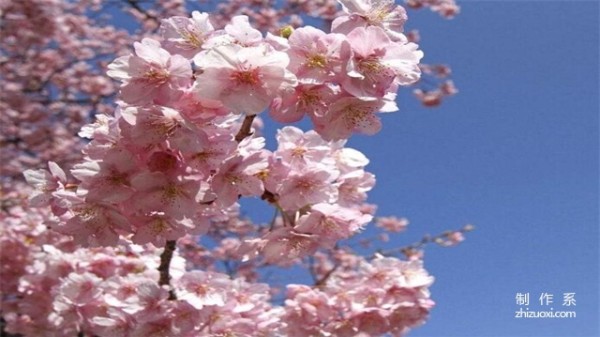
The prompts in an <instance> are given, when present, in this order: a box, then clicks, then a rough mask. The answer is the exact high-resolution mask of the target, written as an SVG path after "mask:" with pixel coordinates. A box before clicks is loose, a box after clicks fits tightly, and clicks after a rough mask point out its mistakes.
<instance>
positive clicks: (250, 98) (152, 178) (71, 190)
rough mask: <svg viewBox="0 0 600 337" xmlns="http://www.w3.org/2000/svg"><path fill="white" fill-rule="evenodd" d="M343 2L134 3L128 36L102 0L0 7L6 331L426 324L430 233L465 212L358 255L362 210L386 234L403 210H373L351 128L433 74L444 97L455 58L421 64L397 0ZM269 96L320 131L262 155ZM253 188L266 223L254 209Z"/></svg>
mask: <svg viewBox="0 0 600 337" xmlns="http://www.w3.org/2000/svg"><path fill="white" fill-rule="evenodd" d="M340 3H341V4H342V8H343V10H344V12H343V13H338V8H337V7H336V6H337V5H336V3H335V2H334V1H330V0H328V1H322V2H319V3H318V4H317V3H315V2H311V1H296V0H294V1H289V2H287V3H285V4H284V5H282V6H273V5H274V3H273V2H271V1H252V2H250V3H248V2H244V1H241V0H231V1H227V2H222V3H220V4H218V6H217V7H218V10H219V11H218V13H214V14H209V13H203V12H198V11H194V12H192V13H191V17H188V14H187V9H186V8H185V7H186V6H185V4H183V3H182V2H181V1H179V0H162V1H158V2H156V3H144V4H141V3H139V2H136V1H129V2H124V3H123V4H122V8H120V9H122V10H123V11H124V12H125V15H130V17H131V23H132V25H136V28H140V30H139V31H137V32H135V33H131V32H133V29H132V30H131V32H126V31H121V30H119V29H117V28H115V27H113V26H111V25H110V24H104V23H105V22H104V21H102V20H105V19H106V18H107V17H105V16H104V15H99V14H100V13H101V10H102V9H103V8H104V6H105V4H104V3H102V2H101V1H97V0H81V1H72V2H61V1H43V0H23V1H18V2H10V1H9V2H6V1H4V2H1V1H0V11H1V12H2V13H3V34H2V52H3V56H1V57H0V68H1V69H2V73H3V77H2V79H1V80H2V84H3V88H4V89H5V90H3V91H2V93H1V94H0V95H1V97H0V98H1V99H0V106H1V107H2V109H3V111H6V112H7V113H6V114H2V116H1V117H0V119H1V120H2V123H3V133H2V139H1V141H2V144H3V151H2V159H7V160H6V162H7V165H6V168H7V172H8V174H7V175H6V177H4V176H3V178H2V182H1V187H2V193H1V194H0V203H1V205H2V213H0V232H1V233H2V235H1V236H0V262H1V263H0V272H1V274H2V282H0V284H1V286H0V290H1V291H2V297H1V300H0V304H1V306H2V314H1V316H2V317H1V318H2V320H3V322H6V324H5V325H4V323H3V325H2V327H1V328H0V329H1V330H2V331H0V333H1V334H3V335H4V334H6V333H8V334H13V335H22V336H25V337H34V336H51V337H53V336H57V337H58V336H66V335H68V336H97V337H104V336H122V337H135V336H144V337H150V336H190V337H191V336H198V337H200V336H233V335H235V336H256V335H261V336H284V335H285V336H311V335H314V336H316V335H329V336H367V335H368V336H376V335H385V334H391V335H394V336H397V335H401V334H405V333H406V332H407V331H409V330H410V329H412V328H414V327H416V326H418V325H419V324H422V323H423V322H424V321H425V319H426V318H427V316H428V314H429V311H430V310H431V308H432V307H433V301H432V300H431V299H430V294H429V291H428V288H429V287H430V286H431V284H432V282H433V278H432V277H431V276H429V274H428V273H427V271H425V269H424V267H423V263H422V261H421V259H422V246H423V245H424V244H425V243H427V242H433V243H436V244H438V245H439V246H451V245H455V244H457V243H459V242H461V241H462V240H463V239H464V235H463V234H464V233H465V232H467V231H468V230H471V229H472V228H471V227H468V228H467V227H465V228H463V229H461V230H457V231H447V232H444V233H442V234H440V235H438V236H435V237H431V238H430V241H427V240H425V241H421V242H419V243H418V244H413V245H411V246H408V247H405V248H403V249H396V250H394V251H390V252H386V251H379V252H377V253H373V256H372V257H362V256H360V255H359V254H358V253H357V252H354V251H353V243H352V242H353V241H352V240H353V239H354V236H355V235H357V234H358V233H360V232H361V231H362V230H363V229H364V228H366V226H368V225H369V223H370V222H374V223H375V224H376V226H377V227H378V230H380V233H379V234H380V235H379V237H383V236H387V237H390V236H391V235H393V234H394V233H395V232H398V231H400V230H401V229H403V228H404V227H405V226H406V223H407V221H406V220H405V219H398V218H393V217H384V218H381V217H379V218H378V217H375V211H376V206H375V205H371V204H368V203H367V200H368V198H367V194H368V192H369V191H370V190H371V189H372V188H373V187H374V185H375V176H374V175H373V174H372V173H370V172H368V171H367V168H368V164H369V159H368V158H367V157H366V156H365V155H364V154H362V153H361V152H359V151H358V150H355V149H352V148H349V147H346V144H347V142H346V141H347V139H348V138H350V137H351V136H352V135H353V134H354V133H364V134H369V135H371V134H374V133H376V132H377V131H379V129H380V128H381V127H382V121H381V120H380V119H379V117H378V116H379V115H378V113H380V112H391V111H395V110H397V109H398V105H397V104H396V93H397V91H398V90H402V87H403V86H406V85H411V84H414V83H416V82H417V81H418V80H419V78H420V76H421V75H423V74H425V75H428V76H432V77H435V78H437V79H439V80H440V81H444V82H442V84H441V85H440V86H439V88H438V89H437V90H439V92H440V93H441V95H443V96H444V97H445V96H450V95H453V94H454V93H456V92H457V89H456V88H455V87H454V85H453V82H452V81H451V80H449V79H448V75H449V74H450V70H449V68H448V67H446V66H435V65H434V66H426V65H420V64H419V62H420V59H421V58H422V56H423V53H422V52H421V51H420V50H419V49H418V46H417V45H416V43H414V42H408V41H409V39H408V38H406V37H405V36H404V35H403V26H404V22H405V21H406V19H407V18H406V11H404V9H403V8H402V7H400V6H395V5H393V4H392V3H391V2H388V1H375V0H373V1H369V0H364V1H362V0H361V1H340ZM413 3H414V2H413ZM420 3H422V4H423V5H426V6H430V7H431V8H432V9H434V8H435V10H438V11H441V12H445V13H447V14H448V13H450V12H451V11H452V8H453V7H452V3H451V2H450V1H436V2H427V4H425V2H420ZM414 5H415V6H417V5H418V4H414ZM97 14H98V15H97ZM299 14H309V15H313V16H318V17H320V18H322V19H323V20H324V21H325V23H330V24H331V23H332V27H333V31H329V30H327V31H326V30H321V29H318V28H315V27H312V26H308V25H306V26H304V27H301V26H302V25H303V18H302V17H301V16H300V15H299ZM338 14H339V15H341V16H340V18H338V19H335V20H334V18H335V17H336V16H337V15H338ZM311 21H312V20H311ZM100 22H102V23H103V24H102V25H98V23H100ZM39 27H45V29H44V30H40V29H39ZM267 31H269V32H267ZM265 32H266V35H264V34H265ZM411 36H413V37H414V36H416V35H415V34H413V35H411ZM130 46H133V53H131V52H130V51H129V49H128V48H130ZM123 55H124V56H123ZM111 60H113V61H112V62H111ZM106 75H108V77H110V78H112V79H114V80H116V82H113V81H111V80H110V79H109V78H107V76H106ZM421 90H424V89H421ZM422 93H426V92H425V91H422ZM267 109H268V110H269V114H268V115H269V116H271V117H273V119H275V120H277V121H279V122H282V123H286V124H288V123H292V122H297V121H300V120H301V119H302V118H303V117H304V116H306V115H307V116H308V117H309V119H310V120H309V121H308V122H312V124H313V125H312V127H313V128H314V130H307V131H302V130H301V129H300V128H298V127H295V126H290V125H284V126H282V127H281V129H280V130H279V131H277V134H276V137H275V140H276V144H275V145H274V146H273V145H272V144H270V146H273V147H272V148H273V150H269V149H270V148H271V147H269V146H267V145H266V144H268V142H267V141H266V140H265V138H264V137H263V130H262V129H263V126H265V130H267V129H268V128H269V127H271V125H270V124H269V123H268V122H265V121H263V120H262V119H261V118H259V117H257V116H256V115H257V114H259V113H261V112H263V111H265V110H267ZM5 122H6V123H5ZM4 124H6V128H4ZM4 130H6V132H4ZM75 135H78V136H79V137H82V138H86V140H85V142H82V141H80V140H78V139H77V138H76V137H75ZM265 137H267V135H266V132H265ZM4 144H6V147H4ZM5 149H6V151H5ZM44 162H48V164H47V165H48V170H44V169H38V168H39V167H42V164H41V163H44ZM3 173H4V172H3ZM22 179H25V181H27V183H29V186H28V185H25V184H24V183H23V181H22ZM5 191H6V192H5ZM248 199H250V200H252V202H264V205H265V206H266V207H269V208H271V209H272V211H273V213H274V214H273V218H272V220H271V221H270V222H269V223H256V222H254V221H253V220H252V219H249V218H247V217H246V216H245V211H244V209H245V205H244V203H245V202H246V201H247V200H248ZM34 206H35V207H34ZM47 206H49V207H47ZM242 206H244V207H242ZM358 240H359V243H360V244H363V243H364V240H362V241H361V240H360V239H358ZM426 241H427V242H426ZM364 247H367V245H366V244H365V245H364ZM365 249H366V248H365ZM401 254H404V255H405V256H406V259H404V260H401V259H398V258H397V257H398V256H401ZM282 268H294V270H298V271H299V272H300V273H304V274H306V276H309V277H312V279H313V282H312V284H310V283H308V284H297V283H298V282H299V281H298V280H291V279H289V277H288V278H285V277H284V276H286V275H289V273H288V272H287V271H286V270H285V269H282ZM273 271H275V273H273ZM269 275H277V277H276V278H275V279H273V278H269ZM294 275H295V274H294ZM280 276H281V277H280ZM305 283H306V282H305ZM284 290H285V291H284Z"/></svg>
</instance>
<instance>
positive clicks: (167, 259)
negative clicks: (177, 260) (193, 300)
mask: <svg viewBox="0 0 600 337" xmlns="http://www.w3.org/2000/svg"><path fill="white" fill-rule="evenodd" d="M174 251H175V240H168V241H167V242H166V243H165V250H164V251H163V252H162V254H160V266H158V271H159V272H160V279H159V280H158V284H159V285H161V286H162V285H170V282H171V275H169V266H170V265H171V259H172V258H173V252H174ZM176 299H177V296H175V292H174V291H173V289H170V290H169V300H176Z"/></svg>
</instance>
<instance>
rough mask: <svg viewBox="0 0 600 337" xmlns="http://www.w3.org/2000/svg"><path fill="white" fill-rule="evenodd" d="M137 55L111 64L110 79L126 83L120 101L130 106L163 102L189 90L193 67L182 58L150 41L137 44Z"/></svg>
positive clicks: (135, 44)
mask: <svg viewBox="0 0 600 337" xmlns="http://www.w3.org/2000/svg"><path fill="white" fill-rule="evenodd" d="M134 48H135V55H128V56H122V57H120V58H118V59H116V60H115V61H114V62H113V63H111V64H110V65H109V66H108V68H109V70H108V72H107V74H108V76H110V77H112V78H114V79H116V80H119V81H121V82H123V86H122V87H121V98H122V99H123V100H124V101H126V102H128V103H130V104H137V103H146V102H152V101H158V102H164V101H168V100H170V99H171V96H172V95H175V94H176V90H178V89H182V88H186V87H188V85H189V84H190V80H191V78H192V68H191V66H190V63H189V61H188V60H186V59H185V58H184V57H183V56H181V55H171V54H170V53H169V52H168V51H166V50H165V49H163V48H161V47H160V43H159V42H158V41H155V40H151V39H147V38H146V39H144V40H142V42H141V43H140V42H136V43H134Z"/></svg>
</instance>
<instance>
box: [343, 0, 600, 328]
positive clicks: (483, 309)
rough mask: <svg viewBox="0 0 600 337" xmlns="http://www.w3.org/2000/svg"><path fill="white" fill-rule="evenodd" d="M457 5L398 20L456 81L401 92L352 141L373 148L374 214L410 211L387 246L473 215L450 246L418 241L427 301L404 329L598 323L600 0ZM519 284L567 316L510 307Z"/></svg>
mask: <svg viewBox="0 0 600 337" xmlns="http://www.w3.org/2000/svg"><path fill="white" fill-rule="evenodd" d="M459 4H460V5H461V7H462V12H461V14H460V15H459V16H457V17H456V18H455V19H453V20H450V21H444V20H440V19H439V18H437V17H436V16H435V15H434V14H432V13H428V12H414V11H411V12H409V24H408V26H409V28H412V27H414V28H418V29H419V30H420V32H421V36H422V42H421V46H422V49H423V50H424V51H425V59H424V61H425V62H429V63H437V62H447V63H448V64H450V65H451V66H452V69H453V78H454V81H455V83H456V85H457V86H458V88H459V90H460V93H459V94H458V95H457V96H455V97H453V98H451V99H449V100H448V101H446V103H445V104H443V105H442V106H441V107H439V108H437V109H427V110H426V109H422V108H420V107H419V106H418V104H417V103H416V102H414V101H413V100H411V99H408V94H406V95H405V96H404V97H402V96H401V97H400V99H401V101H400V106H401V111H400V112H397V113H395V114H393V115H388V116H385V118H384V129H383V131H382V132H381V133H379V134H378V135H376V136H374V137H371V138H368V137H358V138H356V139H353V140H352V141H351V142H350V144H351V145H352V146H353V147H356V148H358V149H360V150H362V151H363V152H364V153H366V154H368V156H369V158H370V159H371V165H370V166H369V170H370V171H372V172H374V173H375V174H376V175H377V178H378V185H377V186H376V188H375V190H374V191H372V192H371V194H370V199H369V200H370V201H371V202H373V203H377V204H378V205H379V213H380V214H381V215H391V214H396V215H402V216H406V217H408V218H409V219H410V220H411V225H410V229H409V231H408V232H407V233H405V234H403V235H400V236H399V237H398V241H397V243H396V244H397V245H403V244H407V243H411V242H413V241H416V240H418V239H419V238H420V237H421V236H422V234H424V233H431V234H435V233H438V232H441V231H443V230H445V229H450V228H458V227H460V226H461V225H463V224H465V223H472V224H474V225H475V226H476V227H477V229H476V231H474V232H471V233H469V234H468V238H467V241H465V242H464V243H463V244H461V245H460V246H458V247H455V248H451V249H446V248H438V247H433V246H432V247H428V248H427V250H426V256H425V257H426V259H425V263H426V267H427V269H428V270H429V271H430V273H432V274H433V275H434V276H435V277H436V283H435V285H434V286H433V287H432V288H431V290H432V296H433V298H434V299H435V300H436V302H437V306H436V308H435V309H434V310H433V311H432V314H431V318H430V320H429V322H428V323H427V324H425V325H424V326H423V327H421V328H419V329H416V330H414V331H413V332H412V333H411V334H410V336H600V329H599V327H598V324H599V323H598V321H599V317H600V314H599V312H598V303H599V279H598V274H599V270H598V269H599V261H598V256H599V231H598V227H599V217H598V207H599V206H598V205H599V200H598V188H599V180H598V179H599V170H598V162H599V160H598V155H599V147H598V139H599V133H598V126H599V123H598V122H599V121H598V113H599V110H600V109H599V92H600V90H599V85H598V81H599V69H598V65H599V35H598V32H599V23H598V18H599V17H600V8H599V3H598V2H596V1H588V2H584V1H571V2H569V1H510V2H509V1H506V2H501V1H493V2H492V1H485V2H484V1H476V2H475V1H469V2H466V1H464V2H459ZM527 292H529V293H530V305H529V306H528V308H529V310H530V311H535V310H548V309H547V308H548V307H552V308H553V309H554V310H555V311H558V310H574V311H575V312H576V315H577V317H576V318H570V319H567V318H562V319H557V318H554V319H540V318H538V319H533V318H529V319H517V318H515V317H514V315H515V311H516V310H518V309H519V306H518V305H517V304H516V301H515V296H516V294H517V293H527ZM543 292H546V293H552V294H553V295H554V304H553V305H550V306H548V307H543V306H541V305H540V303H539V301H538V299H539V296H540V295H541V293H543ZM565 292H575V293H576V295H575V298H576V306H575V307H570V308H569V307H563V306H562V296H563V293H565Z"/></svg>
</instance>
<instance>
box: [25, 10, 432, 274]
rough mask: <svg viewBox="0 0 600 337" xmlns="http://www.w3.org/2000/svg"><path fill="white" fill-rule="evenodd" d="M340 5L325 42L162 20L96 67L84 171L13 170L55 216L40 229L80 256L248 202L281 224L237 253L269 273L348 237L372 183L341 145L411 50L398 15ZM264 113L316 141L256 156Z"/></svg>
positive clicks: (180, 230)
mask: <svg viewBox="0 0 600 337" xmlns="http://www.w3.org/2000/svg"><path fill="white" fill-rule="evenodd" d="M342 3H343V4H344V10H345V11H347V14H348V15H345V16H341V17H339V18H338V19H336V20H335V21H334V25H333V32H332V33H325V32H323V31H321V30H318V29H316V28H313V27H304V28H299V29H296V30H294V31H288V33H289V34H284V35H285V36H286V37H287V38H284V37H277V36H274V35H271V34H267V36H266V37H263V35H262V33H261V32H260V31H258V30H256V29H254V28H252V26H250V24H249V21H248V18H247V17H246V16H235V17H233V18H232V20H231V22H230V23H229V24H228V25H226V26H225V27H224V29H215V28H214V27H213V26H212V24H211V23H210V21H209V16H208V14H206V13H199V12H194V13H193V14H192V17H191V18H184V17H172V18H170V19H166V20H163V21H162V25H161V29H160V31H161V33H162V37H163V41H161V42H159V41H156V40H153V39H148V38H146V39H143V40H142V41H141V42H136V43H135V44H134V53H133V54H131V55H126V56H122V57H120V58H118V59H116V60H115V61H114V62H113V63H112V64H110V65H109V66H108V68H109V71H108V75H109V76H111V77H113V78H115V79H117V80H119V81H121V82H122V85H121V93H120V99H121V102H120V104H119V107H118V109H117V111H116V112H115V114H114V115H113V116H106V115H98V116H97V121H96V122H95V123H94V124H90V125H88V126H86V127H84V128H83V129H82V131H81V132H80V135H81V136H83V137H87V138H90V139H91V142H90V143H89V144H88V145H87V146H86V147H85V149H84V154H85V158H84V160H83V162H81V163H79V164H76V165H75V166H74V167H73V168H72V169H71V170H70V172H68V173H70V174H69V175H67V174H66V173H65V172H63V170H62V169H61V168H60V167H59V166H58V165H56V164H54V163H51V164H50V169H51V172H47V171H44V170H38V171H31V170H30V171H27V172H26V174H25V176H26V178H27V180H28V181H29V182H30V183H32V184H34V185H35V186H37V187H38V192H37V193H36V197H35V199H36V200H37V201H38V204H45V203H47V204H50V205H52V209H53V211H54V215H56V216H57V217H58V219H56V220H53V221H48V222H47V224H48V225H49V226H50V227H51V228H53V229H54V230H56V231H58V232H60V233H63V234H67V235H72V236H73V237H74V238H75V240H76V242H77V243H79V244H82V245H86V246H97V245H101V246H111V245H116V244H117V243H118V242H119V240H120V238H128V239H131V240H132V242H133V243H136V244H145V243H153V244H155V245H158V246H162V245H164V244H165V242H166V241H169V240H176V239H179V238H181V237H183V236H185V235H186V234H204V233H207V232H208V231H209V230H210V228H211V223H214V222H215V218H216V217H219V216H221V215H222V214H224V213H227V212H228V209H229V208H230V207H235V206H236V204H237V201H238V199H239V198H240V197H260V198H262V199H265V200H266V201H267V202H268V203H270V204H272V205H273V206H274V207H276V209H277V210H278V211H279V212H280V219H279V220H278V222H277V223H274V224H273V226H272V227H271V230H270V231H268V232H266V233H263V234H262V235H261V236H260V237H257V238H256V240H250V241H248V242H246V246H245V247H244V249H248V250H249V251H250V252H252V253H253V254H261V253H262V254H263V255H264V257H265V260H266V261H267V262H268V263H282V264H286V263H289V261H291V260H294V259H295V258H301V257H303V256H306V255H308V254H312V253H313V252H315V251H316V250H317V249H318V248H322V247H325V248H330V247H333V246H334V245H335V243H336V242H337V241H339V240H341V239H345V238H348V237H350V236H352V235H353V234H355V233H357V232H358V231H360V230H361V229H362V227H363V226H364V225H365V224H366V223H368V222H369V221H371V219H372V215H371V214H369V213H368V212H365V211H363V210H361V205H362V204H363V203H364V201H365V199H366V192H367V191H368V190H370V189H371V188H372V186H373V185H374V181H375V180H374V176H373V175H372V174H370V173H368V172H365V171H364V167H365V166H366V165H367V163H368V160H367V158H366V157H365V156H364V155H362V154H361V153H360V152H358V151H356V150H353V149H350V148H345V147H344V143H345V139H346V138H348V137H349V136H350V135H351V134H352V133H354V132H364V133H368V134H372V133H375V132H377V131H378V130H379V128H380V121H379V119H378V117H376V114H377V112H379V111H381V110H383V111H391V110H394V109H395V108H396V106H395V103H394V99H393V98H394V97H395V91H396V90H397V89H398V87H399V86H401V85H408V84H410V83H413V82H414V81H416V80H418V78H419V74H420V70H419V67H418V62H419V59H420V58H421V56H422V52H420V51H418V50H417V45H416V44H414V43H411V42H408V41H407V39H406V38H405V37H404V36H403V35H402V26H403V23H404V21H405V19H406V16H405V12H404V10H403V9H402V8H401V7H399V6H392V5H391V4H388V3H387V2H386V3H385V6H383V5H382V4H379V3H367V2H365V3H364V5H365V6H360V7H356V6H354V7H353V6H351V5H350V2H345V1H343V2H342ZM267 108H269V109H270V115H271V116H273V117H274V118H275V119H278V120H285V121H287V122H290V121H296V120H298V119H301V118H302V117H303V116H304V115H308V116H309V117H310V118H311V119H312V120H313V122H314V125H315V131H309V132H303V131H301V130H300V129H297V128H295V127H291V126H290V127H285V128H283V129H281V130H280V131H279V133H278V135H277V140H278V143H279V145H278V148H277V150H275V151H268V150H266V149H265V148H264V145H265V141H264V139H263V138H261V137H258V136H257V135H256V134H252V132H251V129H252V124H251V123H252V120H253V118H254V116H255V115H256V114H259V113H261V112H262V111H263V110H265V109H267ZM241 118H243V121H240V119H241ZM240 124H241V125H240ZM254 131H256V128H254ZM67 176H69V177H67ZM71 176H72V177H71ZM248 246H249V247H250V248H249V247H248Z"/></svg>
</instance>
